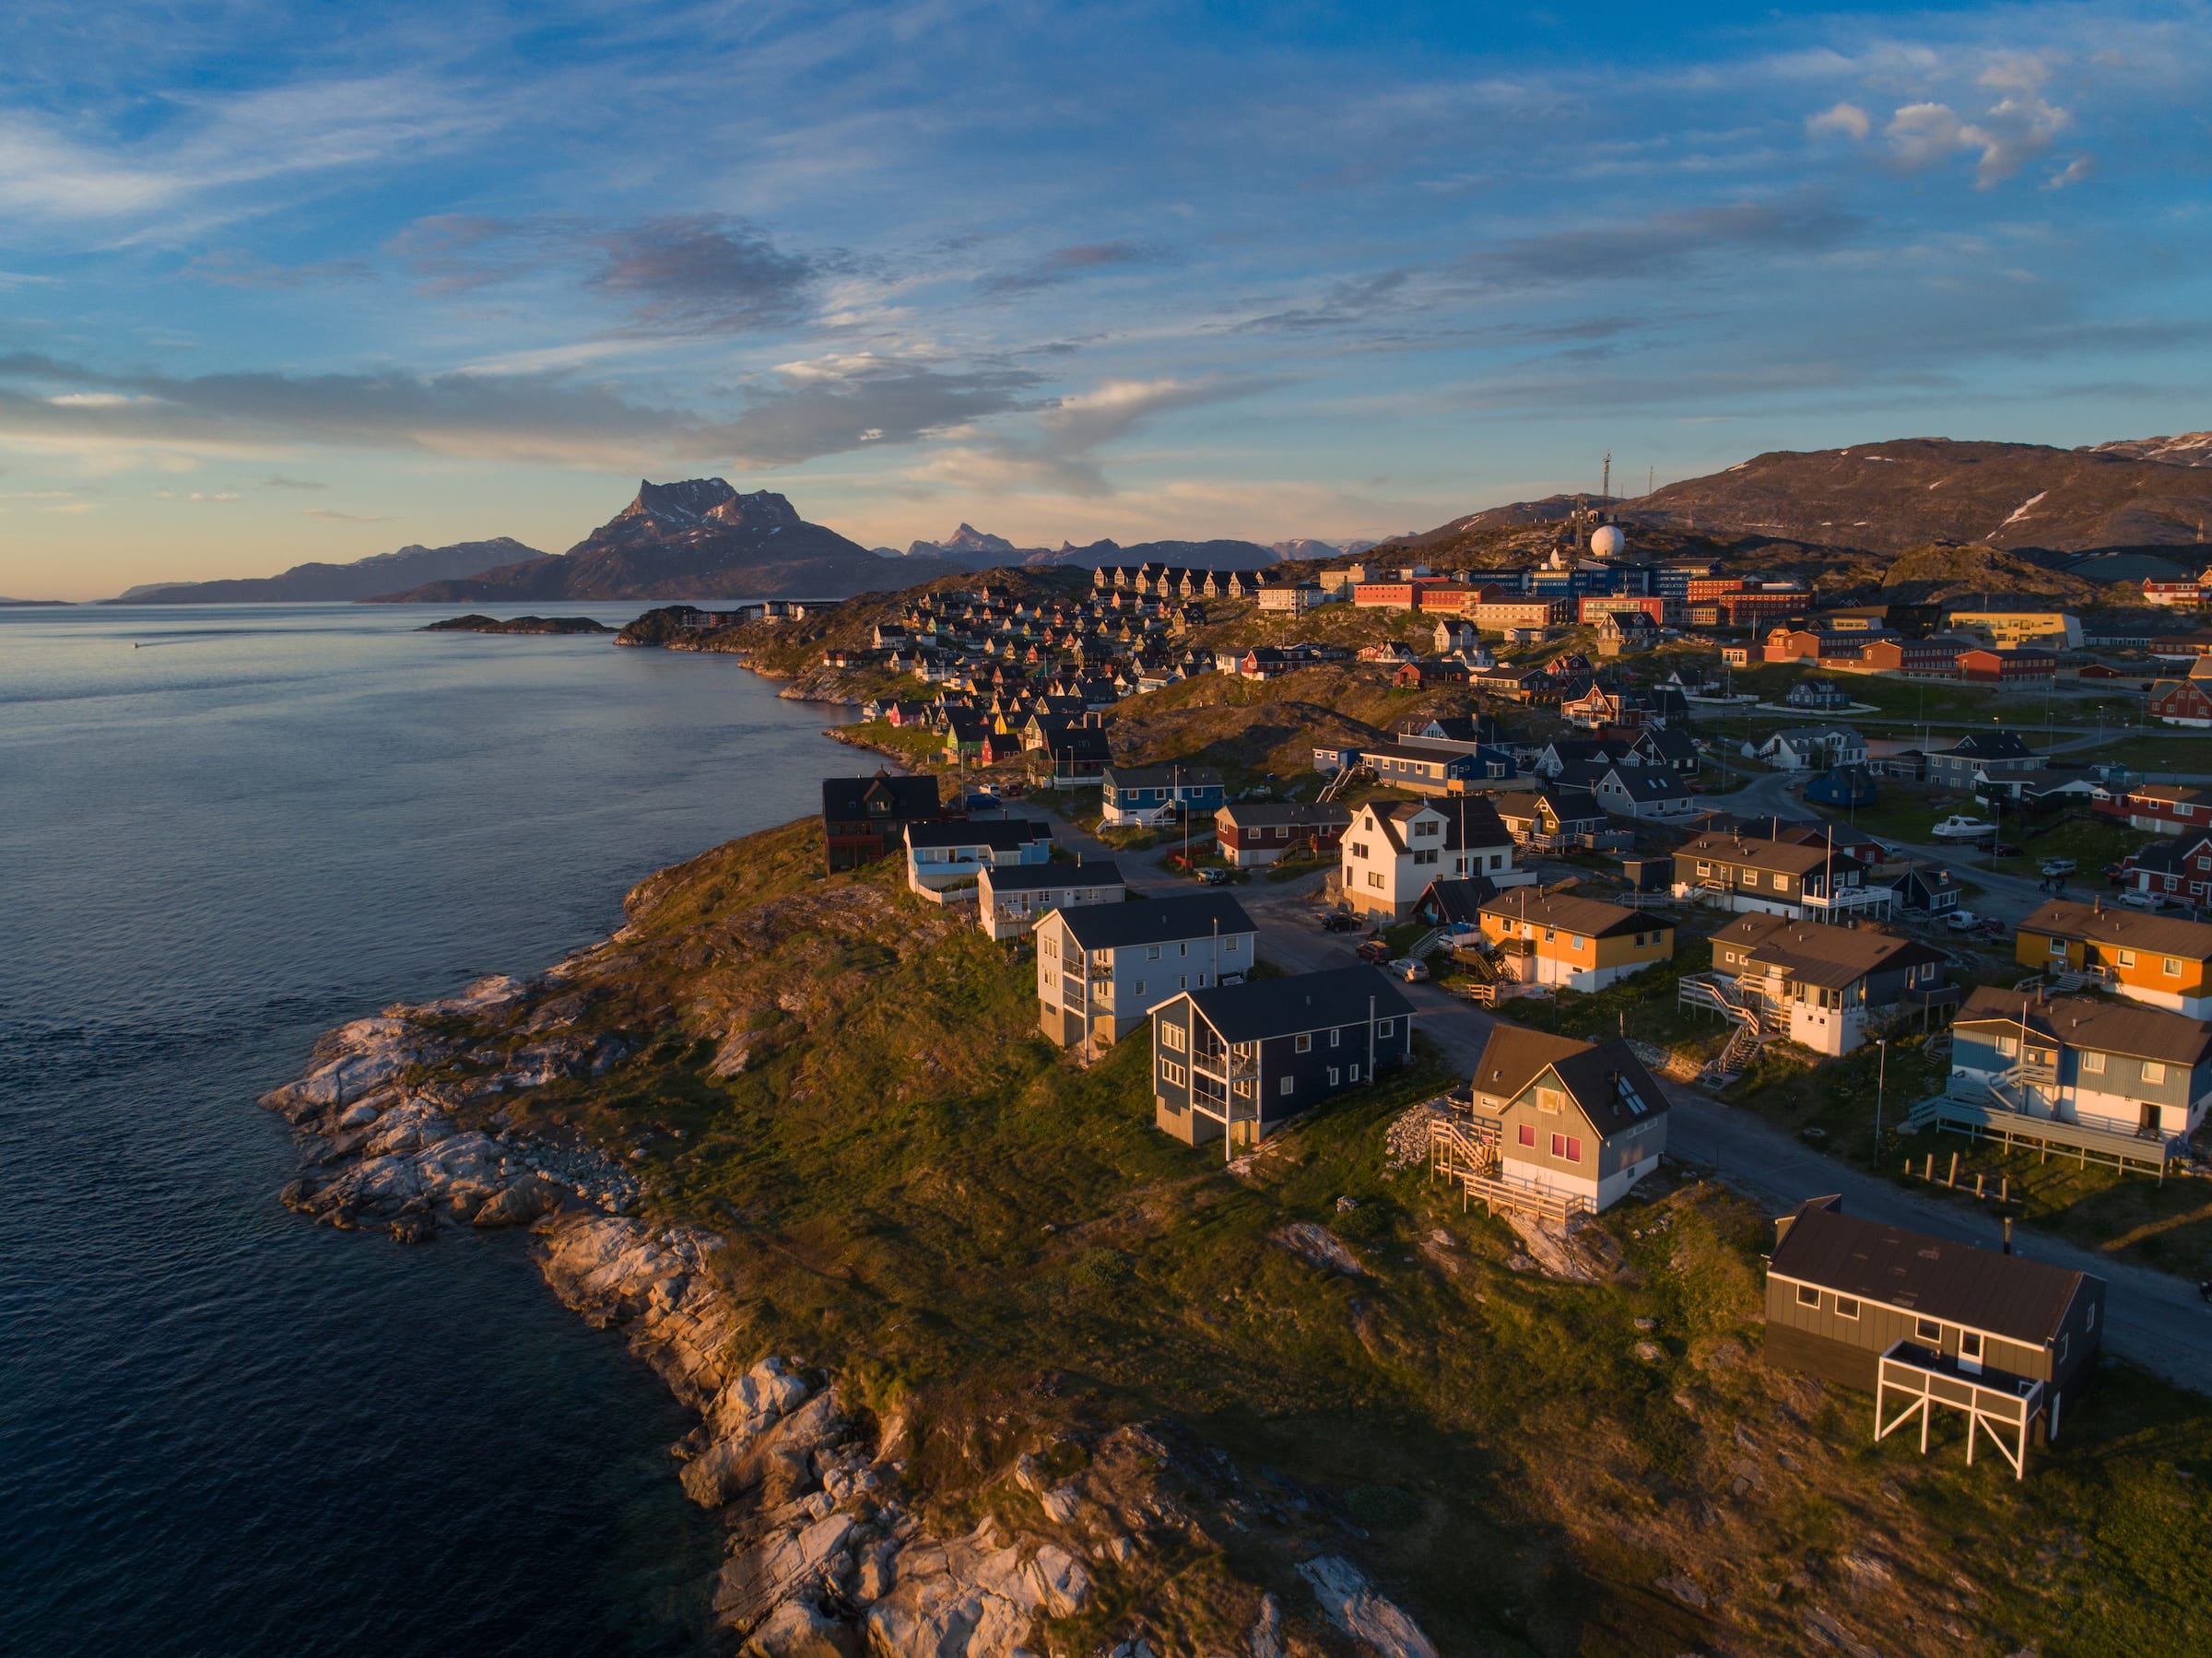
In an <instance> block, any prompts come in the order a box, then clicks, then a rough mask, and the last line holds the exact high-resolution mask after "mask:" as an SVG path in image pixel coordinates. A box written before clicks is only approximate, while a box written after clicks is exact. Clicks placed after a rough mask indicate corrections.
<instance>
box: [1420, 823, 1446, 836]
mask: <svg viewBox="0 0 2212 1658" xmlns="http://www.w3.org/2000/svg"><path fill="white" fill-rule="evenodd" d="M1443 829H1444V826H1443V825H1442V824H1441V823H1417V824H1415V825H1414V826H1413V832H1414V833H1415V834H1417V835H1438V834H1441V833H1442V832H1443Z"/></svg>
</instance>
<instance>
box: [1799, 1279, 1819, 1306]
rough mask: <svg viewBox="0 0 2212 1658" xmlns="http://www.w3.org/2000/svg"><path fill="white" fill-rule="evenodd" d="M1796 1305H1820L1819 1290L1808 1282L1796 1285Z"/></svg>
mask: <svg viewBox="0 0 2212 1658" xmlns="http://www.w3.org/2000/svg"><path fill="white" fill-rule="evenodd" d="M1797 1305H1799V1306H1800V1307H1818V1305H1820V1292H1819V1291H1818V1289H1815V1288H1813V1287H1812V1286H1811V1285H1810V1284H1800V1285H1798V1286H1797Z"/></svg>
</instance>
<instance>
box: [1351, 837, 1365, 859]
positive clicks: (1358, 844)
mask: <svg viewBox="0 0 2212 1658" xmlns="http://www.w3.org/2000/svg"><path fill="white" fill-rule="evenodd" d="M1351 845H1352V856H1353V857H1355V858H1364V857H1366V856H1367V842H1366V841H1353V842H1352V843H1351Z"/></svg>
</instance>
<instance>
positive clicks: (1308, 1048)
mask: <svg viewBox="0 0 2212 1658" xmlns="http://www.w3.org/2000/svg"><path fill="white" fill-rule="evenodd" d="M1290 1052H1293V1053H1311V1052H1313V1033H1312V1031H1306V1032H1304V1033H1303V1034H1301V1035H1299V1036H1294V1037H1292V1038H1291V1039H1290Z"/></svg>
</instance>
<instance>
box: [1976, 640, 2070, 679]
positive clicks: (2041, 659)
mask: <svg viewBox="0 0 2212 1658" xmlns="http://www.w3.org/2000/svg"><path fill="white" fill-rule="evenodd" d="M2057 677H2058V657H2057V655H2056V654H2055V653H2053V652H2050V651H2038V650H2033V649H2024V650H2018V651H1991V650H1987V649H1981V648H1977V649H1975V650H1971V651H1961V652H1959V678H1961V679H1971V680H1973V681H1976V682H1977V683H1979V684H1983V685H2049V684H2051V683H2052V681H2053V680H2054V679H2056V678H2057Z"/></svg>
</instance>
